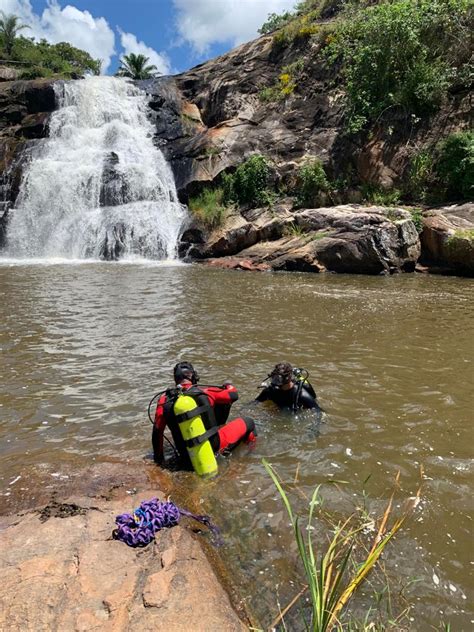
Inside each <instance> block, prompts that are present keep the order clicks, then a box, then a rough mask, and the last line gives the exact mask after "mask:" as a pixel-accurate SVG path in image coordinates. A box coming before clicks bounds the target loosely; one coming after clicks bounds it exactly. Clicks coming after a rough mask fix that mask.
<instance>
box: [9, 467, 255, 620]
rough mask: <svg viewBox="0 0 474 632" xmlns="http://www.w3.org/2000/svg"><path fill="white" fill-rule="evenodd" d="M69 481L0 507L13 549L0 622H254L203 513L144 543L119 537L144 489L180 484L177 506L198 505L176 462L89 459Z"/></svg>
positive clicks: (172, 488)
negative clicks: (173, 467) (174, 469)
mask: <svg viewBox="0 0 474 632" xmlns="http://www.w3.org/2000/svg"><path fill="white" fill-rule="evenodd" d="M140 466H141V467H140ZM114 479H115V481H116V482H115V483H114V482H113V480H114ZM61 483H63V481H60V482H59V485H58V486H56V488H55V489H53V490H48V491H46V490H42V491H41V490H40V493H39V494H38V496H37V497H36V498H35V500H34V502H33V500H32V498H30V499H23V500H18V504H15V505H12V506H11V511H8V513H6V512H5V511H4V510H3V508H2V510H1V512H0V540H1V541H2V550H4V551H6V552H7V553H6V554H5V555H4V556H3V558H2V563H1V566H2V567H3V573H4V582H3V584H2V586H3V587H2V590H1V592H0V595H1V596H0V602H1V603H2V615H1V618H0V628H1V627H3V625H7V623H8V629H9V630H25V629H32V630H33V629H39V627H41V625H42V626H44V627H45V629H48V628H49V629H52V628H54V627H57V629H61V628H62V629H78V630H86V629H91V627H94V626H100V627H101V629H103V630H113V631H114V632H115V631H120V630H128V629H130V626H131V625H132V621H133V625H135V624H136V622H141V623H142V624H144V625H147V626H148V627H150V626H152V627H153V628H154V629H163V630H165V629H173V630H183V631H184V630H189V629H193V630H202V631H203V632H204V631H206V632H207V631H209V630H229V631H230V630H239V629H242V630H246V629H248V626H249V625H250V622H251V621H250V616H249V613H247V612H246V610H245V607H244V605H243V603H237V596H236V594H235V591H234V590H233V589H232V586H231V582H230V579H229V577H228V573H226V569H225V563H224V560H223V559H222V557H221V556H220V555H219V553H218V552H217V551H215V550H214V549H213V548H212V546H211V544H210V543H209V542H208V539H207V537H204V538H203V537H200V535H199V534H200V532H201V531H202V532H203V533H204V532H205V529H201V528H200V527H199V526H198V523H194V522H193V521H192V520H188V519H184V520H183V521H182V522H180V524H179V525H177V526H176V527H173V528H170V529H162V530H161V531H159V532H158V533H157V534H156V535H155V540H154V541H153V542H151V543H150V544H149V545H148V546H147V547H144V548H131V547H128V546H127V545H126V544H124V543H123V542H119V541H116V540H113V539H112V530H113V528H114V527H115V523H114V518H115V515H117V514H119V513H124V512H131V511H132V510H133V509H134V508H135V507H137V506H138V505H139V504H140V502H141V501H143V500H145V499H146V500H148V499H150V498H153V497H158V498H160V499H164V498H166V497H167V496H168V494H169V493H170V492H173V494H174V498H173V499H174V500H175V502H176V504H178V506H183V507H186V508H187V509H189V510H190V511H195V510H196V507H193V506H191V505H190V504H189V499H188V504H186V505H184V504H183V503H182V502H181V499H180V493H179V488H178V485H176V484H175V482H174V481H173V480H172V477H171V475H170V474H169V472H166V471H164V470H159V469H158V468H154V467H153V466H151V464H150V467H148V465H147V464H146V463H143V461H136V462H128V463H127V464H126V465H125V467H124V464H119V463H110V462H109V463H107V462H102V463H97V464H94V465H92V466H91V467H89V468H86V470H85V471H84V472H82V473H81V476H80V482H79V485H75V483H76V481H74V480H71V479H67V480H66V483H65V484H61ZM71 486H73V487H74V488H75V490H72V489H71ZM88 490H89V491H88ZM48 499H49V500H48ZM12 500H14V498H12ZM201 511H202V510H201ZM211 518H212V516H211ZM196 527H197V528H196ZM204 593H205V596H206V599H205V608H203V607H202V603H203V602H202V597H203V594H204ZM33 619H34V620H35V623H34V625H33V623H32V621H33ZM2 620H3V623H2ZM179 621H180V622H179ZM171 625H172V628H171V627H170V626H171ZM38 626H39V627H38Z"/></svg>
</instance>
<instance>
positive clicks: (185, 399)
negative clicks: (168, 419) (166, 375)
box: [173, 392, 218, 478]
mask: <svg viewBox="0 0 474 632" xmlns="http://www.w3.org/2000/svg"><path fill="white" fill-rule="evenodd" d="M204 408H205V407H204V406H199V405H198V404H197V403H196V400H195V399H194V398H193V397H191V396H190V395H188V394H183V393H182V392H181V393H179V394H178V396H177V398H176V401H175V402H174V405H173V413H174V415H175V417H176V420H177V421H178V425H179V430H180V432H181V435H182V437H183V439H184V442H185V445H186V450H187V452H188V455H189V458H190V460H191V464H192V466H193V468H194V471H195V472H196V474H199V476H202V477H205V478H210V477H212V476H215V475H216V474H217V472H218V467H217V461H216V457H215V455H214V450H213V449H212V446H211V444H210V442H209V437H210V436H212V435H213V434H215V433H216V432H217V428H216V427H214V428H211V429H210V430H206V427H205V425H204V422H203V420H202V417H201V414H200V413H201V412H203V410H204ZM193 413H195V414H193ZM191 415H192V416H191Z"/></svg>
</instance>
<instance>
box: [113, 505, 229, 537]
mask: <svg viewBox="0 0 474 632" xmlns="http://www.w3.org/2000/svg"><path fill="white" fill-rule="evenodd" d="M181 516H186V517H187V518H194V520H197V521H198V522H200V523H201V524H205V525H206V526H207V527H208V529H209V530H210V532H211V533H212V536H213V541H214V544H216V545H217V546H220V545H222V544H223V540H222V537H221V535H220V531H219V529H218V527H216V525H215V524H213V523H212V522H211V519H210V518H209V516H200V515H196V514H193V513H191V512H190V511H188V510H187V509H180V508H179V507H177V506H176V505H175V504H174V503H173V502H171V501H170V500H167V501H161V500H158V499H157V498H152V499H151V500H144V501H143V502H142V503H140V506H139V507H138V508H137V509H135V510H134V512H133V514H128V513H124V514H120V515H119V516H116V518H115V524H116V525H117V528H116V529H115V530H114V532H113V534H112V535H113V537H114V539H115V540H121V541H122V542H125V544H128V546H146V545H147V544H149V543H150V542H151V541H152V540H153V538H154V537H155V533H157V532H158V531H160V529H164V528H165V527H168V528H169V527H174V526H176V525H177V524H178V522H179V519H180V517H181Z"/></svg>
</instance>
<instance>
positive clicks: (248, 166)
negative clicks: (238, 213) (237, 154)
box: [222, 155, 272, 207]
mask: <svg viewBox="0 0 474 632" xmlns="http://www.w3.org/2000/svg"><path fill="white" fill-rule="evenodd" d="M269 175H270V168H269V166H268V162H267V159H266V158H265V156H259V155H255V156H251V157H250V158H249V159H248V160H246V161H245V162H243V163H242V164H241V165H239V167H237V169H236V171H235V173H234V174H225V175H224V176H223V179H222V182H223V192H224V201H225V202H226V203H228V202H237V203H238V204H245V205H249V206H252V207H255V206H260V205H261V206H266V205H268V204H270V203H271V202H272V194H271V193H270V191H269V190H268V178H269Z"/></svg>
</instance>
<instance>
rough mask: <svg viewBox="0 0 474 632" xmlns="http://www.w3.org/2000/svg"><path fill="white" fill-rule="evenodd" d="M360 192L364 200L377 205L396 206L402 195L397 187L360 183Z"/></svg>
mask: <svg viewBox="0 0 474 632" xmlns="http://www.w3.org/2000/svg"><path fill="white" fill-rule="evenodd" d="M361 192H362V198H363V200H364V201H365V202H368V203H369V204H376V205H379V206H396V205H397V204H400V200H401V197H402V196H401V192H400V191H399V190H398V189H384V188H382V187H380V186H377V185H374V184H364V185H362V188H361Z"/></svg>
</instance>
